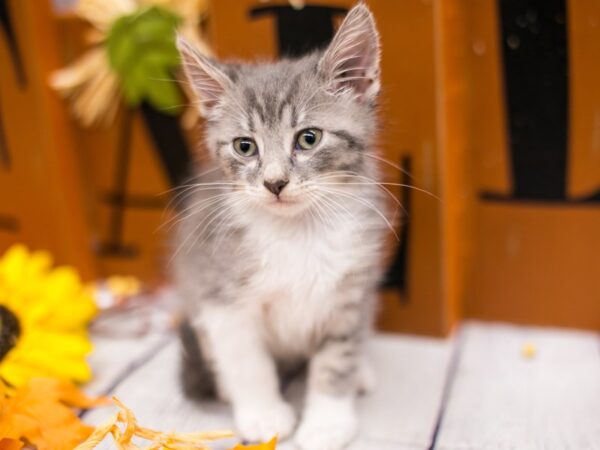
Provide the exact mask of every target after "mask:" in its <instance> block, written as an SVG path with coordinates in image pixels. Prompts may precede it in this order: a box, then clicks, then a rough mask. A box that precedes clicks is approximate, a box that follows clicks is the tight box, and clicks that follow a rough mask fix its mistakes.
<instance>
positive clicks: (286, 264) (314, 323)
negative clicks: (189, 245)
mask: <svg viewBox="0 0 600 450" xmlns="http://www.w3.org/2000/svg"><path fill="white" fill-rule="evenodd" d="M320 231H321V232H320V233H318V234H315V232H314V230H313V231H308V232H307V233H305V234H304V233H291V234H287V235H286V234H285V233H283V234H278V233H272V234H271V235H270V239H267V237H266V236H262V237H261V239H259V240H258V241H257V242H255V245H256V252H255V258H256V261H257V270H256V272H255V276H254V277H253V283H252V292H253V294H254V295H253V296H254V301H255V302H256V306H257V307H258V308H259V316H260V317H261V318H262V320H263V326H264V329H265V331H266V332H267V335H268V336H267V338H268V339H269V340H270V342H271V344H272V348H273V349H274V351H275V352H276V353H282V354H289V353H298V354H302V353H303V352H304V351H306V350H307V349H308V348H310V346H311V345H312V344H313V343H314V342H315V341H316V340H318V338H319V337H318V330H319V329H322V328H323V325H324V324H325V323H326V321H327V320H328V318H329V317H330V314H331V312H332V310H333V309H334V308H335V305H336V302H337V300H338V299H337V296H336V288H337V287H338V285H339V282H340V280H341V279H342V277H343V276H344V275H345V274H346V273H347V271H348V270H349V269H350V267H351V266H352V265H353V261H354V259H355V258H356V255H355V254H354V252H353V251H352V245H351V241H350V239H351V238H352V237H351V233H348V231H347V230H345V229H341V230H338V232H337V233H334V232H332V233H328V231H327V230H320Z"/></svg>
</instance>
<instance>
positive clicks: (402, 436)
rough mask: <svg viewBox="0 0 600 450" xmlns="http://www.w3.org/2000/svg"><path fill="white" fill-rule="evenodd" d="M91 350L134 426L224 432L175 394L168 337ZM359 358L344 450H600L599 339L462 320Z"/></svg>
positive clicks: (94, 419)
mask: <svg viewBox="0 0 600 450" xmlns="http://www.w3.org/2000/svg"><path fill="white" fill-rule="evenodd" d="M526 343H532V344H534V345H535V346H536V348H537V353H536V355H535V356H534V357H533V358H530V359H526V358H524V357H523V355H522V354H521V349H522V346H523V345H524V344H526ZM96 347H97V350H96V353H95V354H94V355H93V357H92V359H91V363H92V365H93V367H94V369H95V371H96V373H97V375H98V379H97V380H95V381H94V382H93V383H92V390H93V392H96V393H97V392H103V393H109V394H112V395H117V396H118V397H119V398H120V399H122V400H123V401H124V402H125V403H126V404H127V405H128V406H129V407H131V408H132V409H133V410H134V411H135V413H136V415H137V417H138V420H139V422H140V423H141V424H142V425H144V426H149V427H154V428H157V429H161V430H165V431H171V430H177V431H201V430H214V429H222V428H231V427H232V422H231V417H230V413H229V408H228V407H227V406H226V405H223V404H220V403H217V402H203V403H194V402H192V401H190V400H187V399H186V398H184V397H183V395H182V394H181V392H180V389H179V380H178V373H177V371H178V363H179V361H178V358H179V348H178V342H177V339H176V338H175V337H174V336H172V335H169V336H165V335H164V334H159V335H155V336H147V337H145V338H144V339H140V340H128V339H116V340H112V341H111V340H110V339H108V338H106V337H104V338H102V339H99V340H98V341H97V343H96ZM369 353H370V356H371V359H372V361H373V363H374V364H375V367H376V369H377V372H378V377H379V380H378V385H377V388H376V390H375V391H374V392H373V393H371V394H370V395H369V396H366V397H364V398H361V400H360V401H359V411H360V415H361V432H360V435H359V438H358V439H357V440H356V442H355V443H354V444H353V445H352V447H351V450H374V449H381V450H391V449H399V450H436V449H437V450H471V449H472V450H488V449H489V450H503V449H526V450H529V449H531V450H537V449H540V450H541V449H544V450H564V449H577V450H586V449H598V450H600V335H598V334H595V333H585V332H575V331H565V330H555V329H540V328H531V327H515V326H508V325H498V324H481V323H466V324H464V325H463V326H461V327H460V330H459V332H458V333H457V334H456V335H455V336H454V337H452V338H449V339H446V340H441V339H430V338H422V337H414V336H404V335H378V336H376V337H375V338H374V339H373V342H372V343H371V345H370V347H369ZM302 395H303V384H302V382H301V381H299V382H296V383H293V384H292V385H291V386H289V387H288V389H287V391H286V396H287V397H288V398H289V399H290V400H291V401H292V403H293V404H294V405H296V406H297V407H298V408H299V409H300V407H301V403H302ZM111 413H112V410H111V409H110V408H104V409H97V410H94V411H90V412H88V414H87V415H86V416H85V420H86V421H87V422H88V423H91V424H98V423H100V422H102V421H103V420H105V419H106V418H107V417H108V416H109V415H110V414H111ZM228 445H229V446H230V445H231V442H229V443H223V445H222V446H221V447H216V448H219V449H221V448H222V449H225V448H228ZM101 448H103V449H110V448H114V447H113V446H111V445H110V444H109V443H108V442H107V443H106V444H105V445H104V447H101ZM278 448H280V449H282V450H288V449H292V448H293V447H292V446H291V444H287V443H284V444H282V445H280V446H279V447H278Z"/></svg>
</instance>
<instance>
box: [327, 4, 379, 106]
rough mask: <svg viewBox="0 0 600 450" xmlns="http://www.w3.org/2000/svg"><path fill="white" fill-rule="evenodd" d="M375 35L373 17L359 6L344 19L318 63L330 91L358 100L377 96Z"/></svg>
mask: <svg viewBox="0 0 600 450" xmlns="http://www.w3.org/2000/svg"><path fill="white" fill-rule="evenodd" d="M379 59H380V45H379V33H378V32H377V27H376V25H375V20H374V19H373V14H371V11H369V8H367V6H366V5H365V4H364V3H359V4H358V5H357V6H355V7H354V8H352V9H351V10H350V12H349V13H348V14H347V15H346V18H345V19H344V21H343V22H342V25H341V26H340V28H339V30H338V31H337V33H336V35H335V37H334V38H333V41H332V42H331V44H330V45H329V47H328V48H327V50H326V51H325V54H324V55H323V56H322V58H321V61H320V62H319V69H320V70H321V73H323V74H324V75H325V77H326V78H327V79H328V82H329V83H331V87H330V90H331V91H332V92H333V93H335V94H338V93H341V92H345V91H348V90H351V91H353V92H354V93H355V94H356V95H357V96H358V98H359V99H361V100H367V101H370V100H373V99H374V98H375V96H376V95H377V93H378V92H379V88H380V82H379Z"/></svg>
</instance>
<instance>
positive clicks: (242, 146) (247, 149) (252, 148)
mask: <svg viewBox="0 0 600 450" xmlns="http://www.w3.org/2000/svg"><path fill="white" fill-rule="evenodd" d="M233 148H234V149H235V151H236V152H238V153H239V154H240V155H242V156H254V155H256V152H257V151H258V146H257V145H256V142H254V139H251V138H247V137H241V138H235V139H234V140H233Z"/></svg>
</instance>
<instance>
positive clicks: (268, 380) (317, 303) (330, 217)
mask: <svg viewBox="0 0 600 450" xmlns="http://www.w3.org/2000/svg"><path fill="white" fill-rule="evenodd" d="M179 48H180V51H181V54H182V59H183V61H184V67H185V70H186V74H187V76H188V79H189V82H190V84H191V86H192V87H193V88H194V89H195V90H196V92H197V93H198V97H199V112H200V114H202V115H203V116H204V117H205V119H206V122H205V129H204V147H205V148H206V149H207V151H208V154H209V156H210V158H211V160H212V166H211V167H210V168H206V167H203V169H204V170H205V173H204V174H203V175H200V174H199V175H198V176H197V177H196V179H194V180H192V181H191V183H190V185H189V186H188V187H187V188H186V189H187V190H186V191H184V193H183V197H184V198H185V199H184V202H185V204H186V208H185V209H184V211H183V212H182V214H181V216H180V218H179V220H178V233H177V235H176V239H175V244H176V248H175V249H174V256H173V261H174V264H173V267H174V269H175V270H174V275H175V279H176V281H177V285H178V287H179V290H180V292H181V294H182V298H183V300H184V302H183V305H182V307H183V309H184V313H185V316H186V317H187V319H188V320H189V322H190V324H191V325H190V326H191V327H193V329H194V330H195V333H196V339H195V341H196V344H198V343H199V345H200V347H201V348H202V351H201V352H200V351H193V350H190V349H189V348H188V350H187V353H186V355H187V356H188V357H187V359H185V361H187V362H188V363H189V362H190V361H191V362H192V363H193V364H195V365H196V366H197V367H196V369H198V370H197V371H194V370H193V367H191V366H193V364H192V365H190V364H187V365H185V366H184V368H183V374H182V376H183V380H184V381H185V382H186V386H188V388H190V389H191V388H196V389H197V390H200V391H203V392H206V391H208V388H212V387H216V390H217V391H218V392H219V395H220V396H221V397H222V398H225V399H228V400H229V401H230V402H231V403H232V406H233V412H234V416H235V420H236V425H237V427H238V431H239V432H240V434H241V436H242V437H244V438H245V439H248V440H264V439H268V438H270V437H271V436H272V435H273V434H275V433H277V434H279V435H280V437H282V438H283V437H285V436H287V435H289V434H291V433H292V432H293V430H294V428H295V424H296V420H295V413H294V411H293V410H292V409H291V407H290V406H289V405H288V404H287V403H285V401H284V400H283V398H282V395H281V393H280V390H279V381H278V375H277V373H278V372H277V369H278V367H279V366H281V365H292V366H293V365H296V364H301V363H302V362H303V361H308V392H307V398H306V408H305V411H304V414H303V416H302V421H301V423H300V426H299V428H298V430H297V433H296V441H297V443H298V445H299V447H300V448H302V449H304V450H326V449H327V450H335V449H337V448H342V447H343V446H345V445H346V444H347V443H348V442H349V441H350V440H351V438H352V436H353V435H354V433H355V432H356V429H357V421H356V416H355V412H354V407H353V403H354V397H355V395H356V393H357V392H358V391H359V390H360V389H362V388H363V387H364V386H365V385H366V384H367V378H369V377H367V375H366V374H368V370H369V368H368V366H366V363H365V361H364V358H363V356H362V354H361V350H362V346H363V343H364V340H365V338H366V337H367V336H368V333H369V330H370V326H371V322H372V318H373V315H374V295H375V289H376V285H377V282H378V279H379V277H380V273H381V268H380V261H381V252H382V247H383V242H384V237H385V233H386V227H387V226H388V225H389V224H388V223H386V222H387V219H386V218H385V206H384V201H383V198H382V195H381V191H380V189H379V186H378V185H377V184H376V182H377V180H378V178H379V175H378V170H377V167H376V166H375V162H376V159H375V158H372V157H369V156H371V155H375V154H376V153H375V152H376V150H375V146H376V142H375V136H376V129H377V119H376V107H375V104H376V97H377V93H378V90H379V41H378V35H377V30H376V28H375V24H374V21H373V18H372V16H371V13H370V12H369V10H368V9H367V8H366V7H365V6H364V5H363V4H360V5H358V6H357V7H355V8H354V9H353V10H352V11H351V12H350V13H349V14H348V16H347V18H346V20H345V21H344V23H343V24H342V26H341V28H340V30H339V31H338V33H337V35H336V37H335V38H334V40H333V41H332V43H331V45H330V46H329V47H328V48H327V49H325V51H323V52H316V53H314V54H311V55H308V56H306V57H303V58H300V59H295V60H283V61H277V62H273V63H258V64H241V63H235V64H232V63H223V62H216V61H212V60H209V59H208V58H206V57H204V56H202V55H200V54H199V53H198V52H197V51H196V50H195V49H194V48H193V47H192V46H191V45H190V44H188V43H186V42H184V41H183V40H181V39H179ZM303 129H317V130H320V132H321V133H322V135H321V136H322V137H321V140H320V142H319V143H318V144H317V145H316V146H315V147H314V148H312V149H308V150H303V149H300V147H298V145H297V144H295V140H296V139H297V136H298V133H299V132H300V131H301V130H303ZM236 138H251V139H253V140H254V142H255V143H256V146H257V148H258V151H257V153H256V154H253V155H252V156H243V155H242V154H240V153H238V152H236V150H235V146H234V144H233V143H234V141H235V139H236ZM207 169H208V170H207ZM265 186H279V187H281V186H283V188H282V190H281V191H280V192H279V193H277V191H274V190H273V188H272V187H271V188H270V189H265ZM185 331H186V334H185V337H186V339H185V340H184V342H187V343H188V344H189V342H192V343H193V342H194V339H191V334H190V330H189V329H186V330H185ZM207 368H210V370H207ZM209 374H212V377H214V385H213V380H212V377H210V376H209ZM198 378H204V380H203V381H202V380H200V379H198ZM192 390H193V389H192Z"/></svg>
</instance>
